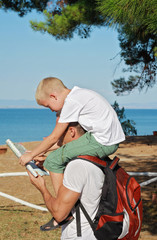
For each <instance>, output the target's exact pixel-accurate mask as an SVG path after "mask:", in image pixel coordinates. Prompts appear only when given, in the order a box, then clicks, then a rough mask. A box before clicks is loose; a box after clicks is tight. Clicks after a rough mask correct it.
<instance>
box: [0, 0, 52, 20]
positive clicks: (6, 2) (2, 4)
mask: <svg viewBox="0 0 157 240" xmlns="http://www.w3.org/2000/svg"><path fill="white" fill-rule="evenodd" d="M47 2H48V0H44V1H40V0H27V1H26V0H14V1H13V0H1V1H0V8H2V9H3V10H5V11H7V10H12V11H15V12H17V13H18V15H19V16H20V17H23V16H24V15H25V14H27V13H28V12H31V11H32V10H34V9H35V10H36V11H37V12H42V11H43V10H44V9H45V8H46V6H47Z"/></svg>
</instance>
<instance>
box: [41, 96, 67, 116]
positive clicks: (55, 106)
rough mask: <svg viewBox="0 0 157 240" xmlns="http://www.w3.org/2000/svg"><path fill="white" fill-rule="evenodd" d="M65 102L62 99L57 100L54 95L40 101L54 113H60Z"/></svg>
mask: <svg viewBox="0 0 157 240" xmlns="http://www.w3.org/2000/svg"><path fill="white" fill-rule="evenodd" d="M63 103H64V102H63V101H62V100H60V98H57V97H56V96H54V95H50V96H49V97H48V98H46V99H44V100H43V99H42V100H40V105H42V106H44V107H47V108H49V109H50V110H51V111H52V112H58V111H60V110H61V109H62V107H63Z"/></svg>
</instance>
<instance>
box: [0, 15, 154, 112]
mask: <svg viewBox="0 0 157 240" xmlns="http://www.w3.org/2000/svg"><path fill="white" fill-rule="evenodd" d="M40 19H42V16H41V15H39V14H37V13H35V12H33V13H31V14H28V15H26V16H25V17H23V18H20V17H19V16H18V15H17V14H16V13H14V12H11V11H8V12H4V11H2V10H0V107H4V108H5V107H13V106H16V107H25V106H37V105H36V103H35V98H34V95H35V91H36V87H37V85H38V83H39V82H40V81H41V80H42V79H43V78H45V77H51V76H53V77H58V78H60V79H61V80H62V81H63V82H64V84H65V85H66V86H67V87H68V88H70V89H71V88H72V87H73V86H75V85H77V86H79V87H83V88H89V89H92V90H95V91H97V92H98V93H100V94H101V95H103V96H104V97H105V98H106V99H107V100H108V101H109V102H110V103H111V104H113V103H114V102H115V101H117V102H118V104H119V105H120V107H125V108H156V109H157V97H156V92H157V85H155V86H154V87H153V88H152V89H149V90H148V91H147V92H146V91H145V90H144V91H142V92H140V93H139V92H138V91H133V92H132V93H131V94H129V95H126V96H119V97H117V96H116V95H115V94H114V92H113V89H112V86H111V81H113V80H114V79H118V78H119V77H123V76H124V73H123V72H122V69H123V68H124V67H125V65H124V63H123V62H122V63H121V64H119V63H120V55H119V52H120V47H119V41H118V34H117V32H116V30H114V29H109V28H95V29H93V31H92V33H91V36H90V38H88V39H81V38H79V37H78V36H77V35H75V36H74V38H73V39H72V40H67V41H63V40H56V39H55V38H53V37H52V36H50V35H48V34H42V33H40V32H35V31H33V30H32V29H31V27H30V23H29V21H30V20H40Z"/></svg>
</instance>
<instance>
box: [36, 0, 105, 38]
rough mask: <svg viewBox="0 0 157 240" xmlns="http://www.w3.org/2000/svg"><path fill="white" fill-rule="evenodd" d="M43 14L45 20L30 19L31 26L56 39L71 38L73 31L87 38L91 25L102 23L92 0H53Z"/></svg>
mask: <svg viewBox="0 0 157 240" xmlns="http://www.w3.org/2000/svg"><path fill="white" fill-rule="evenodd" d="M43 14H44V17H45V22H35V21H31V26H32V28H33V29H34V30H35V31H41V32H47V33H49V34H51V35H53V36H54V37H55V38H56V39H64V40H66V39H71V38H73V37H74V33H76V34H78V35H79V36H80V37H81V38H87V37H89V36H90V31H91V27H92V26H99V25H100V26H101V25H102V23H103V20H102V19H101V16H100V14H99V12H97V10H96V1H94V0H90V1H89V0H79V1H77V0H75V1H74V0H73V1H68V0H67V1H55V2H54V3H53V7H52V8H50V9H49V8H48V9H47V10H45V11H44V12H43Z"/></svg>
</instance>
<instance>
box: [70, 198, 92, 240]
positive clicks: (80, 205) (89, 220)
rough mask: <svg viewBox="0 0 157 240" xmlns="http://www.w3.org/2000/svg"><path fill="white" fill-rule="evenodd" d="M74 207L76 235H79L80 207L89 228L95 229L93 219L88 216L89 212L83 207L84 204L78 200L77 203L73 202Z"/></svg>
mask: <svg viewBox="0 0 157 240" xmlns="http://www.w3.org/2000/svg"><path fill="white" fill-rule="evenodd" d="M75 208H76V228H77V237H81V236H82V235H81V218H80V208H81V210H82V212H83V214H84V215H85V217H86V219H87V221H88V222H89V224H90V226H91V228H92V230H93V231H95V229H94V225H93V221H92V219H91V218H90V216H89V214H88V213H87V211H86V209H85V208H84V206H83V205H82V203H81V202H80V200H78V201H77V203H76V204H75Z"/></svg>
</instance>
